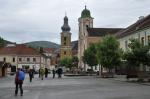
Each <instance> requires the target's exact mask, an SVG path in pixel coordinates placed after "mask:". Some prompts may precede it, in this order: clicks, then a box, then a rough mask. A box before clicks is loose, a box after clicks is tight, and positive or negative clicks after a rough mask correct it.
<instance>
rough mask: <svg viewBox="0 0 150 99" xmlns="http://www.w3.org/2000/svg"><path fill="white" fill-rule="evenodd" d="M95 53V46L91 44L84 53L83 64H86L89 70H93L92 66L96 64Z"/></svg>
mask: <svg viewBox="0 0 150 99" xmlns="http://www.w3.org/2000/svg"><path fill="white" fill-rule="evenodd" d="M96 52H97V50H96V46H95V44H91V45H90V46H89V47H88V48H87V49H86V50H85V51H84V56H83V62H84V63H85V64H88V65H89V66H90V67H91V69H93V66H96V65H97V64H98V61H97V57H96Z"/></svg>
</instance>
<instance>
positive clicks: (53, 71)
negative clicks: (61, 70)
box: [52, 69, 56, 78]
mask: <svg viewBox="0 0 150 99" xmlns="http://www.w3.org/2000/svg"><path fill="white" fill-rule="evenodd" d="M52 73H53V78H55V73H56V71H55V69H53V70H52Z"/></svg>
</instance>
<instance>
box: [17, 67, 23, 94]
mask: <svg viewBox="0 0 150 99" xmlns="http://www.w3.org/2000/svg"><path fill="white" fill-rule="evenodd" d="M20 71H21V69H20V68H18V69H17V72H16V76H15V84H16V89H15V96H17V94H18V86H19V88H20V95H21V96H22V95H23V88H22V84H23V80H19V72H20Z"/></svg>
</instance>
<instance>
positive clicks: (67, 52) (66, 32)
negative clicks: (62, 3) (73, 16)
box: [60, 16, 72, 59]
mask: <svg viewBox="0 0 150 99" xmlns="http://www.w3.org/2000/svg"><path fill="white" fill-rule="evenodd" d="M61 29H62V32H61V50H60V58H61V59H62V58H64V57H71V56H72V52H71V33H70V27H69V25H68V17H67V16H65V17H64V24H63V26H62V27H61Z"/></svg>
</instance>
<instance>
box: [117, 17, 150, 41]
mask: <svg viewBox="0 0 150 99" xmlns="http://www.w3.org/2000/svg"><path fill="white" fill-rule="evenodd" d="M148 27H150V15H148V16H146V17H144V18H142V19H139V20H138V21H137V22H135V23H134V24H132V25H130V26H129V27H127V28H126V29H124V30H123V31H119V32H118V33H117V34H116V37H117V38H122V37H125V36H127V35H130V34H133V33H135V32H136V31H139V30H142V29H145V28H148Z"/></svg>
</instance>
